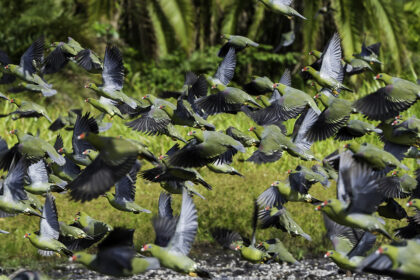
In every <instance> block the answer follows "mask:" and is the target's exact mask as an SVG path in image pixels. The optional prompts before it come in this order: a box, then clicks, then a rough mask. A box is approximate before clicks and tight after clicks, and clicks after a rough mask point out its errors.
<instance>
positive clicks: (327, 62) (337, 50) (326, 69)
mask: <svg viewBox="0 0 420 280" xmlns="http://www.w3.org/2000/svg"><path fill="white" fill-rule="evenodd" d="M320 74H321V77H324V78H326V77H331V78H333V79H335V80H337V81H339V82H342V81H343V67H342V66H341V45H340V36H339V35H338V33H334V35H333V37H332V38H331V40H330V42H329V44H328V47H327V50H326V51H325V52H323V53H322V64H321V69H320Z"/></svg>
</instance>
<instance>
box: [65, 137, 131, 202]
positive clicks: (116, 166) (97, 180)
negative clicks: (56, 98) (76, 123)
mask: <svg viewBox="0 0 420 280" xmlns="http://www.w3.org/2000/svg"><path fill="white" fill-rule="evenodd" d="M77 139H78V140H83V139H85V140H87V141H88V142H89V143H90V144H91V145H92V146H93V147H94V148H95V149H97V150H99V155H98V156H97V157H96V158H95V160H94V161H93V162H92V163H91V164H90V165H88V166H87V167H86V168H85V169H83V170H82V172H81V173H80V174H79V175H78V176H77V177H76V178H75V179H74V180H73V181H72V182H70V183H69V184H68V185H67V188H68V189H69V190H70V196H71V198H72V199H74V200H76V201H79V200H81V201H82V202H84V201H90V200H92V199H94V198H97V197H99V196H100V195H101V194H104V193H105V192H107V191H108V190H109V189H110V188H111V187H112V186H113V185H114V184H115V183H116V182H118V181H119V180H120V179H121V178H123V177H124V176H125V175H126V174H127V173H128V172H129V171H130V170H131V168H132V167H133V165H134V164H135V162H136V159H137V153H138V151H137V147H136V146H135V145H133V144H132V143H131V142H130V141H127V140H125V139H124V138H116V137H104V136H99V135H97V134H95V133H92V132H82V133H81V134H80V135H79V136H77Z"/></svg>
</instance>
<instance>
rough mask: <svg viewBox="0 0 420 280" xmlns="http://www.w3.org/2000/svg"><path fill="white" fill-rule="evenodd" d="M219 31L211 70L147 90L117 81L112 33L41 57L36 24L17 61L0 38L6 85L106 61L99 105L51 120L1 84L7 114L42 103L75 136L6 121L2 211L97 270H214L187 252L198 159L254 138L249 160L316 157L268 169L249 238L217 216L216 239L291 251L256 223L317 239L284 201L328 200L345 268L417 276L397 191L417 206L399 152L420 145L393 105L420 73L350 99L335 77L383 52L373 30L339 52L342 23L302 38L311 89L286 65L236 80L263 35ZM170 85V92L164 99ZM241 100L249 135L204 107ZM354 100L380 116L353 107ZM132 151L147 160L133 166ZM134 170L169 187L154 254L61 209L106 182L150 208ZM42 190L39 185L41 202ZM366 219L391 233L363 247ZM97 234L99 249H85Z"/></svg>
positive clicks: (62, 45) (252, 255)
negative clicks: (138, 194) (163, 149)
mask: <svg viewBox="0 0 420 280" xmlns="http://www.w3.org/2000/svg"><path fill="white" fill-rule="evenodd" d="M261 2H263V3H264V4H265V5H266V6H267V8H269V9H271V10H272V11H275V12H279V13H281V14H285V15H286V16H288V17H292V16H293V17H296V16H297V17H300V18H303V17H302V16H301V15H300V14H299V13H297V12H296V11H295V10H294V9H292V8H291V7H290V4H291V2H292V1H291V0H276V1H274V0H272V1H269V0H264V1H263V0H261ZM222 37H223V38H224V39H225V41H226V43H225V44H224V45H223V47H222V48H221V49H220V51H219V54H218V55H219V56H220V57H223V61H222V62H221V63H220V65H219V67H218V70H217V72H216V73H215V74H214V75H196V74H194V73H192V72H189V73H187V74H186V77H185V83H184V86H183V87H182V89H180V90H179V91H167V92H163V93H161V94H160V95H159V96H153V95H150V94H148V95H145V96H143V97H142V98H141V99H138V98H135V97H130V96H128V95H126V94H125V93H124V92H123V84H124V68H123V60H122V56H121V53H120V51H119V49H118V48H117V47H115V46H112V45H108V46H107V48H106V51H105V56H104V59H103V60H102V59H101V58H100V57H99V56H98V55H97V54H96V53H95V52H93V51H92V50H90V49H85V48H83V47H82V46H81V45H80V44H79V43H78V42H76V41H75V40H74V39H72V38H68V41H67V42H56V43H53V44H51V49H50V52H49V54H48V55H47V56H46V57H45V58H44V41H43V38H40V39H38V40H36V41H35V42H33V44H32V45H31V46H30V47H29V48H28V49H27V50H26V52H25V53H24V54H23V55H22V57H21V60H20V64H19V65H17V64H13V63H12V61H10V59H9V58H8V56H7V55H6V54H5V53H4V52H0V64H1V65H2V67H1V68H2V69H1V70H2V72H3V75H2V77H1V80H0V81H1V83H3V84H6V83H11V82H14V80H15V79H16V78H18V80H19V83H18V84H17V87H14V88H11V89H10V90H9V91H10V92H19V91H31V92H35V93H41V94H42V95H44V96H45V97H47V98H48V97H50V96H53V95H55V94H57V91H56V90H55V89H54V88H53V86H52V85H51V84H48V83H47V82H46V81H45V80H44V79H43V74H53V73H56V72H58V71H60V69H62V68H63V67H64V66H65V65H66V64H67V63H76V64H77V65H79V66H80V67H82V68H84V69H85V70H87V71H88V72H90V73H96V74H98V73H101V74H102V81H103V83H102V84H101V85H96V84H94V83H89V84H87V85H86V86H85V87H86V88H89V89H91V90H93V91H94V92H95V93H96V94H97V96H98V97H99V99H96V98H87V99H86V100H85V101H86V102H87V103H89V104H90V105H91V106H92V107H93V108H92V109H93V110H97V111H99V112H100V114H99V115H98V116H96V117H92V116H91V115H90V113H89V112H87V113H84V114H83V112H82V111H81V110H70V111H69V112H68V115H67V116H62V117H60V118H58V119H57V120H55V121H52V120H51V119H50V117H49V116H48V111H47V110H46V109H45V108H44V107H42V106H41V105H39V104H36V103H35V102H32V101H28V100H22V99H20V98H15V97H10V96H6V95H4V94H1V97H2V98H3V99H5V100H8V101H10V102H11V103H13V104H15V105H16V107H17V108H16V110H15V111H13V112H10V113H7V114H5V115H2V117H6V116H11V117H12V118H13V119H19V118H33V117H37V118H42V117H44V118H45V119H47V120H48V121H49V122H51V125H50V130H52V131H58V130H60V129H62V128H65V129H66V130H69V131H73V137H72V150H67V149H66V148H65V147H64V145H63V140H62V138H61V136H60V135H57V138H56V142H55V144H54V145H51V144H50V143H48V142H47V141H45V140H43V139H42V138H40V137H39V136H36V135H32V134H29V133H25V131H24V128H22V129H19V130H16V129H15V130H12V131H10V133H11V134H13V135H15V136H16V137H17V140H18V143H17V144H15V145H14V146H12V147H8V144H7V143H6V142H5V141H4V139H0V168H1V169H2V170H4V171H6V172H7V175H6V176H5V177H4V178H3V179H2V180H1V181H0V182H1V184H0V217H8V216H13V215H16V214H26V215H30V216H37V217H40V230H39V231H38V232H33V233H27V234H25V238H27V239H29V242H30V243H31V244H32V245H33V246H35V247H36V248H38V252H39V254H41V255H42V256H53V255H55V254H59V255H60V254H61V255H66V256H68V257H70V260H72V261H75V262H78V263H81V264H83V265H85V266H86V267H87V268H89V269H91V270H94V271H97V272H99V273H102V274H107V275H112V276H117V277H123V276H131V275H135V274H139V273H142V272H145V271H147V270H150V269H158V268H159V267H160V266H163V267H166V268H169V269H173V270H175V271H178V272H180V273H185V274H189V275H191V276H199V277H206V278H207V277H212V275H211V274H210V273H209V272H208V271H206V270H205V269H203V268H202V267H200V266H199V264H198V263H196V262H195V261H193V260H192V259H191V258H189V257H188V254H189V251H190V249H191V246H192V243H193V241H194V239H195V236H196V233H197V227H198V222H197V210H196V207H195V204H194V201H193V196H198V197H201V198H203V196H202V195H201V194H200V193H199V191H198V190H197V188H196V185H198V184H200V185H202V186H203V187H205V188H206V189H208V190H211V189H212V186H211V185H210V184H209V183H208V182H206V181H205V179H204V178H203V177H202V176H201V175H200V172H199V169H201V168H205V167H207V168H208V169H209V170H211V171H213V172H216V173H221V174H230V175H239V176H242V175H241V174H240V173H239V172H238V171H237V170H235V169H234V168H233V167H232V166H231V165H230V164H231V163H232V161H233V157H234V156H235V154H237V153H238V152H242V153H243V152H245V149H246V148H252V147H254V146H255V147H256V150H255V151H254V152H253V154H252V156H251V157H250V158H248V159H247V161H250V162H254V163H255V164H264V163H270V162H275V161H278V160H281V158H282V156H283V153H288V154H289V155H290V156H292V157H297V158H299V159H301V160H303V161H315V164H314V165H313V166H312V167H311V168H309V167H305V166H303V165H299V166H297V167H296V168H295V170H289V172H288V173H289V176H288V178H287V180H286V181H276V182H274V183H273V184H272V185H271V186H270V187H269V188H268V189H267V190H265V191H264V192H263V193H262V194H261V195H260V196H259V197H258V198H257V199H255V203H254V206H253V209H254V211H253V216H252V228H253V233H252V237H251V238H250V239H247V238H245V237H242V236H240V235H239V234H238V233H237V232H235V231H232V230H230V229H226V228H214V229H211V233H212V236H213V237H214V239H215V240H216V241H217V242H219V243H220V244H221V245H222V246H223V247H224V248H229V249H232V250H236V251H240V253H241V256H242V257H243V258H244V259H246V260H248V261H250V262H253V263H261V262H288V263H292V264H294V263H297V262H298V261H297V260H296V259H295V258H294V257H293V255H292V254H291V253H289V252H288V250H287V248H286V247H285V246H284V245H283V243H282V242H281V240H280V239H278V238H275V239H271V240H267V241H264V242H257V241H256V230H257V227H259V228H262V229H264V228H270V227H275V228H278V229H280V230H282V231H284V232H287V233H289V234H290V235H292V236H297V237H303V238H305V239H308V240H311V237H310V236H309V235H308V234H306V233H305V232H304V231H303V230H302V229H301V227H300V226H299V225H298V224H297V223H296V222H295V221H294V220H293V218H292V216H291V214H290V213H289V212H288V211H287V210H286V208H285V204H286V203H287V202H288V201H290V202H303V203H311V204H314V205H316V209H315V210H319V211H321V212H322V213H323V216H324V221H325V227H326V229H327V236H328V238H329V239H331V241H332V246H333V248H334V250H331V251H328V252H327V253H326V255H325V256H326V257H330V258H331V259H332V260H333V261H334V262H335V263H336V264H337V265H338V266H339V267H340V268H342V269H343V270H346V271H366V272H372V273H377V274H385V275H390V276H395V277H402V278H407V279H409V278H412V279H418V278H419V277H420V240H419V239H417V234H419V233H420V212H416V213H415V214H414V215H413V216H408V214H407V213H406V211H405V210H404V208H403V207H401V205H400V204H399V203H398V202H397V201H396V200H395V199H396V198H407V197H409V201H408V203H407V204H408V206H410V207H414V208H416V211H419V210H420V200H419V199H420V189H419V184H420V171H419V169H418V170H417V171H416V172H417V178H413V177H411V176H410V175H408V174H407V172H406V171H407V170H408V168H407V167H406V166H405V165H404V164H403V163H402V162H401V161H402V160H403V159H404V158H414V159H415V160H416V159H418V158H419V152H418V147H419V145H420V137H419V130H420V121H419V120H418V119H417V118H416V117H415V116H412V117H410V118H408V119H406V120H404V121H403V120H401V116H400V115H399V114H400V113H401V112H403V111H405V110H407V109H408V108H409V107H410V106H412V105H413V104H415V103H416V102H417V101H418V100H419V99H420V86H419V85H418V84H416V83H413V82H410V81H407V80H404V79H401V78H397V77H392V76H390V75H388V74H385V73H380V74H377V75H376V76H375V79H377V80H380V81H382V82H384V83H385V86H384V87H382V88H380V89H379V90H377V91H375V92H373V93H371V94H368V95H366V96H364V97H361V98H359V99H358V100H357V101H355V102H350V101H349V100H346V99H344V98H342V97H341V96H340V92H341V91H350V92H352V89H351V88H349V87H348V86H346V85H345V84H343V80H344V78H345V77H348V76H350V75H355V74H360V73H363V72H366V71H371V72H374V70H373V68H372V65H373V64H381V62H380V61H379V59H378V56H379V48H380V43H377V44H374V45H371V46H366V45H365V44H364V43H363V46H362V50H361V52H360V53H359V54H355V55H354V58H353V59H351V60H347V59H346V60H343V58H342V52H341V46H340V37H339V34H337V33H335V34H334V35H333V36H332V38H331V40H330V41H329V43H328V44H327V45H326V47H325V48H324V50H323V52H319V51H312V52H310V55H313V56H314V57H315V58H316V61H315V62H314V63H313V64H312V65H311V66H306V67H304V68H303V69H302V75H303V78H304V79H305V80H307V79H311V80H312V81H313V83H312V85H313V86H315V88H316V89H317V92H318V93H317V94H316V95H315V97H312V96H311V95H309V94H308V93H306V92H305V91H302V90H299V89H296V88H293V87H292V86H291V84H292V79H291V72H290V71H289V70H286V71H285V72H284V74H283V76H282V77H281V79H280V81H279V82H278V83H275V82H273V81H271V80H270V78H268V77H254V78H253V79H252V80H251V81H250V82H249V83H248V84H246V85H244V86H243V89H240V88H236V87H231V86H228V85H229V83H230V81H231V80H232V78H233V76H234V71H235V66H236V56H237V55H238V53H240V52H241V51H242V50H243V49H245V48H247V47H258V43H255V42H253V41H252V40H250V39H248V38H245V37H242V36H237V35H223V36H222ZM209 87H210V90H209ZM173 97H175V98H176V100H177V101H176V104H174V103H172V102H170V101H169V100H166V98H173ZM320 106H322V107H321V108H322V109H320ZM239 112H242V113H244V114H246V115H247V116H248V117H249V119H250V121H252V122H253V123H255V124H254V125H253V126H252V127H250V128H249V131H250V132H252V133H253V134H254V135H255V137H253V136H250V134H249V132H244V131H240V130H239V129H237V128H235V127H229V128H228V129H226V131H217V130H216V127H215V125H214V124H212V123H211V122H210V121H209V120H208V116H211V115H215V114H222V113H223V114H233V115H234V114H238V113H239ZM352 114H359V115H362V116H364V117H365V118H366V119H367V120H374V121H379V124H378V125H374V124H372V123H369V122H365V121H361V120H356V119H351V115H352ZM106 115H108V116H109V117H110V118H113V117H115V118H117V117H118V118H121V119H124V120H128V122H126V125H127V126H128V127H130V128H131V129H133V130H134V131H138V132H140V133H144V134H148V135H156V137H158V135H166V136H168V137H169V139H171V140H173V141H176V144H175V145H174V146H173V147H172V148H171V149H170V150H169V151H168V152H167V153H166V154H165V155H163V156H160V157H156V156H155V155H154V154H153V153H152V152H151V151H150V150H149V149H148V148H147V146H145V145H144V144H143V143H141V142H139V141H137V140H134V139H128V138H124V137H105V136H101V132H103V131H106V130H108V129H109V128H111V126H112V123H106V122H105V121H104V116H106ZM295 118H297V120H296V123H295V125H294V129H293V132H292V133H291V134H287V131H286V128H285V126H284V122H285V121H287V120H289V119H295ZM40 121H41V120H40ZM179 125H181V126H188V127H191V128H194V129H195V130H192V131H191V132H189V133H188V136H191V138H190V139H189V140H188V141H187V140H185V139H184V138H183V136H182V135H181V134H180V133H179V132H178V131H177V128H176V127H177V126H179ZM369 133H375V134H377V135H378V136H379V137H380V139H381V140H382V141H383V142H384V147H383V148H381V147H378V146H376V145H373V144H370V143H364V144H357V143H356V142H350V143H348V144H346V145H345V150H344V151H340V152H339V151H338V150H337V151H336V152H334V153H332V154H330V155H328V156H326V157H325V158H324V159H322V160H320V159H317V158H316V157H315V156H314V155H313V154H312V152H311V145H312V143H314V142H317V141H323V140H325V139H328V138H331V137H334V138H335V139H336V140H337V141H343V140H350V139H353V138H356V137H361V136H363V135H365V134H369ZM159 141H164V140H163V139H162V138H161V139H160V140H159ZM179 143H183V144H184V146H182V147H181V146H180V145H179ZM140 159H142V160H146V161H148V162H150V163H151V164H153V165H154V167H153V168H151V169H147V170H142V171H140V169H141V163H140V161H139V160H140ZM396 168H397V169H398V170H396ZM400 170H405V171H400ZM139 173H140V174H141V177H142V178H143V179H145V180H148V181H151V182H158V183H160V185H161V186H162V188H163V189H164V190H165V192H162V193H161V195H160V197H159V209H158V215H157V216H155V217H154V218H153V219H152V223H153V227H154V229H155V233H156V239H155V241H154V243H153V244H152V243H150V244H146V245H144V246H142V247H141V251H142V252H149V253H147V254H148V255H149V256H150V257H144V256H142V255H140V254H139V252H137V250H136V248H135V247H134V244H133V232H134V230H132V229H125V228H113V227H112V226H111V225H108V224H106V223H104V222H101V221H98V220H96V219H94V218H92V217H90V216H89V215H88V214H87V213H85V212H80V213H78V214H77V216H76V218H75V219H74V223H73V224H70V225H68V224H66V223H64V222H61V221H58V218H57V209H56V205H55V198H54V196H53V194H52V193H53V192H56V193H68V195H69V197H70V198H71V199H72V200H75V201H81V202H85V201H90V200H92V199H96V198H98V197H100V196H105V197H106V198H107V199H108V201H109V203H110V205H111V206H112V207H114V208H116V209H118V210H120V211H127V212H132V213H134V214H139V213H143V212H144V213H150V211H149V210H147V209H144V208H143V207H141V206H140V205H138V204H136V202H135V191H136V187H135V184H136V178H137V175H138V174H139ZM330 181H335V182H337V197H336V198H330V199H327V200H325V201H320V200H318V199H316V198H314V197H313V196H311V195H310V194H309V190H310V188H311V186H312V185H313V184H315V183H320V184H322V185H323V186H324V187H329V185H330ZM114 185H115V192H112V191H110V190H111V187H113V186H114ZM172 194H181V195H182V207H181V211H180V215H179V216H174V215H173V211H172V206H171V195H172ZM39 196H44V197H45V203H44V204H42V203H40V201H39V199H38V197H39ZM380 216H382V217H386V218H388V219H397V220H400V219H403V218H406V219H407V221H408V224H407V226H405V227H402V228H398V229H396V230H395V234H394V235H392V234H390V233H389V232H388V231H387V230H386V228H385V222H384V220H383V219H382V218H381V217H380ZM0 232H1V233H4V234H7V232H6V231H3V230H2V231H0ZM373 233H377V234H381V235H384V236H385V237H386V238H388V239H389V240H391V241H392V242H391V243H390V244H383V245H381V246H380V247H379V248H378V249H377V250H376V251H375V252H374V253H372V254H370V255H369V256H367V257H366V254H367V252H368V251H369V250H371V248H372V247H373V246H374V244H375V241H376V236H375V235H374V234H373ZM101 240H102V241H101ZM98 242H100V243H99V244H98V245H97V253H96V254H91V253H87V252H85V251H84V250H85V249H87V248H89V247H91V246H93V245H94V244H96V243H98ZM90 252H91V251H90Z"/></svg>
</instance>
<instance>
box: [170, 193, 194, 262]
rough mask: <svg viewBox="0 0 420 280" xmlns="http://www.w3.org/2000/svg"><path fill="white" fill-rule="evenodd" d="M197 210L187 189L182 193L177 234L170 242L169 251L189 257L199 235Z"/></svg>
mask: <svg viewBox="0 0 420 280" xmlns="http://www.w3.org/2000/svg"><path fill="white" fill-rule="evenodd" d="M197 227H198V222H197V210H196V208H195V205H194V201H193V200H192V198H191V197H190V196H189V194H188V191H186V190H185V189H184V190H183V192H182V208H181V215H180V216H179V220H178V224H177V225H176V230H175V234H174V236H173V237H172V239H171V241H169V244H168V249H169V251H171V252H176V253H180V254H182V255H188V253H189V252H190V250H191V246H192V243H193V242H194V238H195V235H196V234H197Z"/></svg>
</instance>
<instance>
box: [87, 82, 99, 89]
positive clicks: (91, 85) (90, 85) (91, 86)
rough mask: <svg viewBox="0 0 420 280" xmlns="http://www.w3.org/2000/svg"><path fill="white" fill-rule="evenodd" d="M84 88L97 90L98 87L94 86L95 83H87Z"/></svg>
mask: <svg viewBox="0 0 420 280" xmlns="http://www.w3.org/2000/svg"><path fill="white" fill-rule="evenodd" d="M85 88H90V89H97V88H98V87H97V86H96V84H95V83H87V84H86V85H85Z"/></svg>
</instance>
